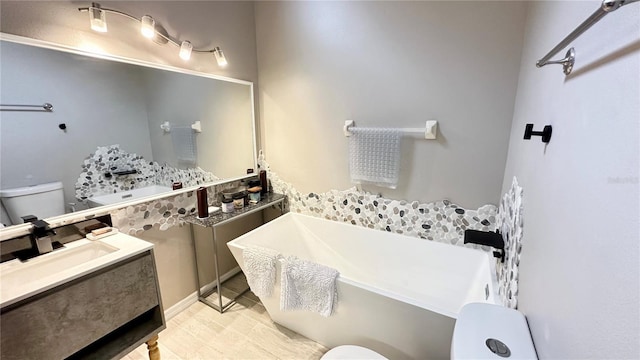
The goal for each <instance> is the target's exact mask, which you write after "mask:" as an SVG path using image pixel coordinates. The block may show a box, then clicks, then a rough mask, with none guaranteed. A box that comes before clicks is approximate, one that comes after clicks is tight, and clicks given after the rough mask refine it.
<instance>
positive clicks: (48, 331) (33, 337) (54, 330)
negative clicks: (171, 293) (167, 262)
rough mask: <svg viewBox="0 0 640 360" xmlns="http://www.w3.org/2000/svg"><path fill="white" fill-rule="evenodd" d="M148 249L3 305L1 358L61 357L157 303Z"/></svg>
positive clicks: (152, 263)
mask: <svg viewBox="0 0 640 360" xmlns="http://www.w3.org/2000/svg"><path fill="white" fill-rule="evenodd" d="M158 293H159V292H158V288H157V280H156V274H155V265H154V261H153V257H152V254H151V252H146V253H143V254H141V255H138V256H135V257H133V258H130V259H126V260H124V261H122V262H120V263H117V264H114V265H112V266H110V267H108V268H106V269H103V270H99V271H97V272H94V273H91V274H88V275H86V276H84V277H82V278H80V279H77V280H74V281H72V282H70V283H67V284H64V285H61V286H58V287H56V288H54V289H51V290H48V291H46V292H44V293H42V294H39V295H36V296H33V297H31V298H29V299H26V300H24V301H22V302H19V303H17V304H15V305H12V306H10V307H9V308H8V309H2V315H1V319H0V326H1V329H0V330H1V332H0V334H1V338H2V344H1V345H2V347H1V349H0V354H1V356H0V357H1V358H2V359H3V360H8V359H63V358H66V357H68V356H70V355H72V354H73V353H75V352H76V351H78V350H80V349H82V348H84V347H86V346H88V345H89V344H91V343H93V342H94V341H96V340H98V339H100V338H102V337H103V336H105V335H107V334H108V333H110V332H112V331H113V330H115V329H117V328H118V327H120V326H122V325H124V324H126V323H127V322H129V321H131V320H132V319H134V318H136V317H137V316H139V315H141V314H143V313H144V312H146V311H148V310H150V309H151V308H153V307H156V306H158V305H159V298H158Z"/></svg>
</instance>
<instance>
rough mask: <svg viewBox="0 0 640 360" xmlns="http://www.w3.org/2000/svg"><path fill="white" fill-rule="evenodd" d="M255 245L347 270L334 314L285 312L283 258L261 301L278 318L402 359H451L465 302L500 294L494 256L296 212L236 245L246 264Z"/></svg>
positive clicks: (306, 331)
mask: <svg viewBox="0 0 640 360" xmlns="http://www.w3.org/2000/svg"><path fill="white" fill-rule="evenodd" d="M248 244H254V245H258V246H262V247H266V248H271V249H275V250H277V251H279V252H280V253H281V254H282V255H284V256H286V255H296V256H298V257H299V258H303V259H306V260H310V261H314V262H317V263H320V264H323V265H326V266H330V267H333V268H335V269H337V270H338V271H339V272H340V276H339V278H338V304H337V307H336V308H335V311H334V314H333V315H332V316H330V317H328V318H324V317H322V316H320V315H319V314H316V313H312V312H307V311H291V312H283V311H280V270H281V266H280V265H281V263H278V265H277V271H278V275H277V280H276V287H275V289H274V294H273V295H272V296H271V297H269V298H262V299H261V300H262V303H263V304H264V306H265V307H266V309H267V311H268V312H269V315H270V316H271V318H272V319H273V321H275V322H276V323H278V324H280V325H282V326H284V327H287V328H289V329H291V330H293V331H296V332H298V333H300V334H302V335H304V336H306V337H308V338H310V339H312V340H315V341H317V342H319V343H321V344H323V345H325V346H327V347H335V346H338V345H344V344H354V345H360V346H365V347H368V348H370V349H372V350H374V351H377V352H379V353H380V354H382V355H384V356H385V357H387V358H389V359H394V360H396V359H449V350H450V345H451V336H452V334H453V326H454V323H455V319H456V316H457V314H458V312H459V310H460V309H461V308H462V306H463V305H465V304H466V303H470V302H487V303H497V299H498V297H497V296H496V294H495V292H496V291H497V286H496V277H495V263H494V260H493V258H492V257H490V255H489V254H488V253H485V252H482V251H480V250H473V249H467V248H463V247H459V246H452V245H447V244H442V243H437V242H433V241H429V240H422V239H417V238H412V237H408V236H403V235H397V234H392V233H388V232H384V231H380V230H371V229H367V228H364V227H360V226H354V225H350V224H345V223H339V222H335V221H330V220H324V219H320V218H315V217H311V216H307V215H300V214H295V213H288V214H286V215H283V216H281V217H279V218H278V219H276V220H273V221H272V222H270V223H267V224H265V225H263V226H261V227H259V228H257V229H255V230H253V231H251V232H249V233H247V234H245V235H243V236H241V237H239V238H237V239H235V240H233V241H231V242H229V243H228V246H229V248H230V249H231V252H232V253H233V256H234V257H235V258H236V260H237V261H238V264H239V265H240V267H241V268H243V269H244V262H243V258H242V249H243V248H244V247H245V246H247V245H248ZM281 261H283V260H281Z"/></svg>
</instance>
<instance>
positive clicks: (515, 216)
mask: <svg viewBox="0 0 640 360" xmlns="http://www.w3.org/2000/svg"><path fill="white" fill-rule="evenodd" d="M522 193H523V191H522V188H521V187H520V186H519V185H518V180H517V179H516V178H515V177H514V178H513V182H512V183H511V189H510V190H509V192H507V193H506V194H504V196H503V197H502V201H501V202H500V209H499V210H498V212H499V216H498V224H497V225H498V229H500V234H502V238H503V239H504V244H505V245H504V247H505V259H504V263H500V262H498V263H497V266H496V272H497V276H498V285H499V287H500V288H499V289H498V294H499V295H500V298H501V299H502V302H503V303H504V305H505V306H508V307H510V308H513V309H517V308H518V279H519V275H518V267H519V266H520V253H521V251H522V228H523V225H524V219H523V217H522Z"/></svg>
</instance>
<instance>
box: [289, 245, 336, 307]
mask: <svg viewBox="0 0 640 360" xmlns="http://www.w3.org/2000/svg"><path fill="white" fill-rule="evenodd" d="M338 275H339V273H338V271H337V270H336V269H332V268H330V267H327V266H324V265H320V264H316V263H314V262H311V261H307V260H302V259H298V258H297V257H295V256H289V257H287V259H286V261H285V262H284V265H283V266H282V273H281V278H282V280H281V281H282V284H281V285H282V289H281V293H280V310H283V311H287V310H308V311H313V312H317V313H318V314H320V315H322V316H324V317H328V316H329V315H331V314H332V313H333V309H334V307H335V305H336V304H337V302H338V295H337V291H336V279H337V278H338Z"/></svg>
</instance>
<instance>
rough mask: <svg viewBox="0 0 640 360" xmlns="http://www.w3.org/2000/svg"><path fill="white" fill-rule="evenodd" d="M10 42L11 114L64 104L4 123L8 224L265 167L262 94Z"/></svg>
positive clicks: (0, 58)
mask: <svg viewBox="0 0 640 360" xmlns="http://www.w3.org/2000/svg"><path fill="white" fill-rule="evenodd" d="M3 38H4V39H3V40H2V41H0V75H1V80H0V83H1V87H0V103H1V104H18V105H20V104H22V105H29V104H31V105H33V104H44V103H51V104H52V105H53V111H52V112H47V111H43V110H42V109H37V108H24V109H22V110H23V111H15V110H16V109H15V108H14V109H13V110H8V109H7V108H3V111H2V112H0V121H1V123H0V146H1V151H0V166H1V168H0V188H1V190H0V195H1V196H2V204H3V208H2V218H1V219H0V222H2V223H3V224H6V225H8V224H12V223H13V224H18V223H22V222H23V220H22V219H21V218H20V217H22V216H24V215H28V214H29V215H35V216H36V217H38V218H45V217H51V216H55V215H60V214H63V213H65V212H70V211H76V210H82V209H85V208H87V207H95V206H102V205H107V204H113V203H117V202H121V201H130V200H133V199H135V198H139V197H145V196H149V195H153V194H155V193H158V192H164V191H171V188H172V184H173V183H175V182H181V183H182V185H183V187H189V186H194V185H198V184H202V183H210V182H214V181H217V180H220V179H228V178H235V177H239V176H242V175H243V174H246V171H247V169H250V168H255V159H256V154H255V133H254V131H255V130H254V119H253V93H252V92H253V89H252V88H253V85H252V83H250V82H246V81H240V80H234V79H229V78H221V77H216V76H212V75H208V74H202V73H195V72H191V71H186V70H180V69H176V68H170V67H164V66H158V65H150V64H144V63H140V62H136V61H130V60H126V62H122V61H121V60H117V59H105V58H96V57H92V56H87V55H86V54H82V53H80V52H78V51H71V52H69V51H68V50H64V49H62V48H56V49H51V48H45V47H40V46H38V45H40V43H39V42H37V41H30V40H26V42H28V43H29V44H25V43H17V42H13V41H7V40H6V39H7V38H9V39H10V40H16V39H13V38H12V37H11V36H7V35H4V34H3ZM20 40H21V41H24V39H23V38H20ZM34 45H36V46H34ZM47 47H51V46H50V45H47ZM61 50H62V51H61ZM25 109H26V110H28V111H24V110H25ZM194 124H197V125H199V129H201V132H198V130H199V129H198V127H197V126H194V127H195V128H196V129H194V128H192V125H194ZM43 184H47V185H46V186H44V187H37V185H43ZM25 188H26V189H25ZM34 193H38V194H37V195H34ZM62 194H63V195H62ZM54 199H55V200H54ZM32 200H35V201H36V204H37V206H36V207H35V208H33V207H32V206H30V205H29V202H30V201H32ZM25 204H27V208H26V209H23V208H21V206H24V205H25ZM49 205H50V206H49ZM9 208H10V209H9ZM13 210H16V212H15V214H14V212H13ZM9 215H13V216H9Z"/></svg>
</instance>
